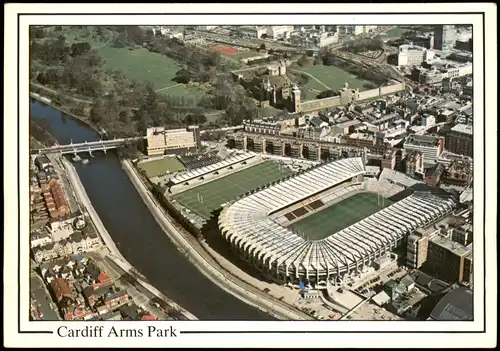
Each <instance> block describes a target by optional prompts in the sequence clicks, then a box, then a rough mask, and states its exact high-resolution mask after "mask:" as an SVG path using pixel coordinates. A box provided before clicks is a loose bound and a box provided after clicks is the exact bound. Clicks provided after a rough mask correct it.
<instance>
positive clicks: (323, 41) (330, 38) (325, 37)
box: [317, 32, 339, 48]
mask: <svg viewBox="0 0 500 351" xmlns="http://www.w3.org/2000/svg"><path fill="white" fill-rule="evenodd" d="M338 42H339V33H337V32H335V33H323V34H322V35H320V36H319V37H318V39H317V45H318V47H320V48H323V47H325V46H329V45H332V44H336V43H338Z"/></svg>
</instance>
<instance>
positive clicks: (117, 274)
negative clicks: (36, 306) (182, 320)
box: [84, 250, 173, 321]
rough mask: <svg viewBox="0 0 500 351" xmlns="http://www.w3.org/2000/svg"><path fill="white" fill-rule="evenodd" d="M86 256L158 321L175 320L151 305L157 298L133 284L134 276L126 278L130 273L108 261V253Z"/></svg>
mask: <svg viewBox="0 0 500 351" xmlns="http://www.w3.org/2000/svg"><path fill="white" fill-rule="evenodd" d="M84 256H88V257H90V258H92V259H93V260H94V261H95V262H96V263H97V264H98V265H99V266H100V267H101V268H102V269H103V270H104V271H105V272H106V273H108V275H109V277H110V278H111V280H112V281H113V282H114V284H115V285H116V286H118V287H120V288H122V289H125V290H127V293H128V295H129V296H130V297H131V298H132V299H133V301H134V303H135V304H136V305H137V306H139V307H141V308H142V309H144V310H147V311H149V312H151V314H152V315H154V316H155V317H156V318H158V320H163V321H164V320H173V318H172V317H170V316H168V315H167V314H165V313H163V312H162V311H160V310H158V309H157V308H156V307H154V306H153V305H152V304H151V299H154V298H156V297H155V296H154V295H153V294H151V293H149V292H147V290H146V289H145V288H140V283H139V282H137V281H135V284H134V283H131V282H130V281H131V280H132V279H133V277H132V276H130V275H129V277H128V278H125V275H126V274H128V273H127V272H125V271H123V270H122V269H121V268H120V267H118V266H117V265H116V264H114V263H113V262H112V261H111V260H110V259H107V258H106V252H104V251H102V250H101V251H95V252H87V253H85V254H84ZM136 286H137V288H136ZM139 289H140V290H141V291H139Z"/></svg>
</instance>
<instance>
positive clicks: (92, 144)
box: [30, 137, 146, 155]
mask: <svg viewBox="0 0 500 351" xmlns="http://www.w3.org/2000/svg"><path fill="white" fill-rule="evenodd" d="M145 138H146V137H136V138H121V139H116V138H115V139H110V140H98V141H85V142H83V143H73V142H70V143H69V144H67V145H54V146H51V147H46V148H43V149H32V150H30V153H31V154H32V155H43V154H53V153H58V154H61V155H65V154H75V155H76V154H78V153H80V152H88V153H90V154H92V152H93V151H104V152H106V151H108V150H112V149H116V148H119V147H122V146H124V145H127V144H128V143H130V142H133V141H137V140H141V139H145Z"/></svg>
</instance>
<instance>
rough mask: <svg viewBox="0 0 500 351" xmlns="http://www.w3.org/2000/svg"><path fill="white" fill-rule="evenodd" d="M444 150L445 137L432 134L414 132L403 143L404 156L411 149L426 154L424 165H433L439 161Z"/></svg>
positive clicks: (403, 156)
mask: <svg viewBox="0 0 500 351" xmlns="http://www.w3.org/2000/svg"><path fill="white" fill-rule="evenodd" d="M443 150H444V138H442V137H438V136H432V135H416V134H412V135H410V136H408V138H406V140H405V142H404V144H403V154H402V158H405V157H406V155H408V154H409V153H410V152H411V151H420V152H421V153H423V154H424V166H432V165H434V164H435V163H436V162H437V159H438V157H439V155H441V153H442V152H443Z"/></svg>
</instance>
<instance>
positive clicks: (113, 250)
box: [62, 157, 198, 320]
mask: <svg viewBox="0 0 500 351" xmlns="http://www.w3.org/2000/svg"><path fill="white" fill-rule="evenodd" d="M62 163H63V166H64V169H65V170H66V173H67V175H68V180H69V181H70V184H71V187H72V188H73V190H74V192H75V195H76V196H77V198H78V201H79V202H80V203H81V204H82V206H83V207H84V209H85V210H86V212H87V213H88V215H89V216H90V218H91V220H92V222H93V224H94V226H95V228H96V229H97V232H98V233H99V235H100V237H101V240H102V241H103V242H104V243H105V245H106V249H107V251H109V255H108V256H109V257H110V259H112V260H113V261H114V262H115V263H116V264H117V265H118V266H120V267H121V268H122V269H123V270H124V271H125V272H131V273H133V274H134V276H135V277H136V280H137V282H139V283H140V285H141V286H143V287H144V288H145V289H146V290H148V291H149V292H150V293H152V294H153V295H155V296H156V297H158V298H160V299H161V300H163V301H165V302H166V303H167V304H168V305H170V306H171V307H172V308H174V309H176V310H177V311H180V312H181V313H182V315H183V316H184V317H185V318H186V319H188V320H197V319H198V318H196V317H195V316H194V315H193V314H192V313H190V312H189V311H187V310H186V309H184V308H182V307H181V306H179V305H178V304H177V303H175V302H174V301H172V300H170V299H169V298H168V297H167V296H165V295H164V294H162V293H161V292H160V291H159V290H158V289H156V288H155V287H153V286H152V285H151V284H149V283H147V282H146V281H145V278H144V277H143V276H142V275H141V274H140V273H139V272H137V270H135V269H134V267H133V266H132V265H131V264H130V263H129V262H128V261H127V260H126V259H125V258H124V257H123V256H122V254H121V253H120V251H119V250H118V247H117V246H116V244H115V243H114V241H113V239H112V238H111V236H110V235H109V233H108V231H107V230H106V228H105V227H104V224H103V223H102V221H101V219H100V217H99V216H98V214H97V212H96V211H95V209H94V207H93V206H92V203H91V202H90V199H89V198H88V196H87V193H86V192H85V189H84V187H83V184H82V183H81V181H80V178H79V177H78V174H77V173H76V170H75V168H74V166H73V165H72V164H71V162H69V161H68V160H66V159H65V158H64V157H63V158H62Z"/></svg>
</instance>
